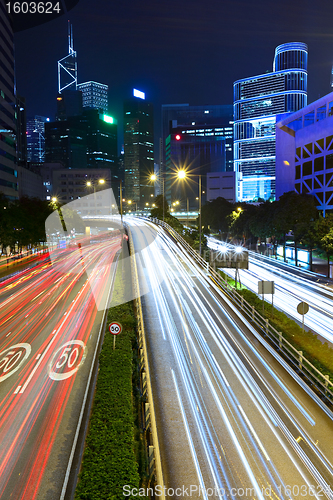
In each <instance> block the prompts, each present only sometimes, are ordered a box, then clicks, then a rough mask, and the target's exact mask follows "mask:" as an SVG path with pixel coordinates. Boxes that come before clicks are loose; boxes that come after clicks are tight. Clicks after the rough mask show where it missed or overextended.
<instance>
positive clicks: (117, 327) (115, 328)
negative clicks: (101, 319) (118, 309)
mask: <svg viewBox="0 0 333 500" xmlns="http://www.w3.org/2000/svg"><path fill="white" fill-rule="evenodd" d="M122 329H123V327H122V326H121V324H120V323H117V322H116V321H114V322H113V323H111V324H110V325H109V332H110V333H112V335H119V333H121V332H122Z"/></svg>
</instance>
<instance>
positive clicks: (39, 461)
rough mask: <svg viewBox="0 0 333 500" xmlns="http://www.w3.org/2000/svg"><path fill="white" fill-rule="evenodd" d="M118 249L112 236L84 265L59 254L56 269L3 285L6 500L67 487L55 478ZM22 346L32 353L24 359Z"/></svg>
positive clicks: (0, 367)
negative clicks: (27, 347)
mask: <svg viewBox="0 0 333 500" xmlns="http://www.w3.org/2000/svg"><path fill="white" fill-rule="evenodd" d="M120 246H121V239H120V237H119V236H118V235H114V238H113V239H112V238H110V237H109V236H107V237H104V239H103V238H101V241H100V242H98V243H94V244H92V245H91V246H90V248H86V249H85V251H84V254H83V259H82V257H81V252H79V251H78V250H73V251H63V252H59V253H58V256H57V258H56V259H55V260H54V261H53V265H51V264H45V263H42V264H40V265H37V266H36V267H34V268H33V269H32V270H25V271H23V272H22V273H20V274H18V275H17V276H15V277H13V278H8V279H6V280H4V281H3V282H2V283H1V284H0V302H1V306H2V307H0V324H1V328H0V395H1V398H0V498H1V499H2V498H3V499H4V500H7V498H15V500H26V499H29V500H42V499H43V500H44V499H45V498H46V497H45V491H48V490H50V491H52V492H53V493H52V494H53V495H54V496H55V497H57V498H59V497H60V490H61V487H62V484H60V483H57V482H55V481H54V479H53V478H54V477H55V476H54V474H55V473H56V474H57V477H61V475H62V474H63V475H64V476H65V474H66V454H68V458H69V456H70V453H71V446H70V445H71V440H72V439H74V433H75V428H74V427H73V429H72V426H73V424H75V418H76V417H77V418H79V413H80V409H79V408H77V402H78V401H80V398H81V395H82V398H83V396H84V392H85V391H86V379H87V377H88V372H89V369H90V364H91V363H92V360H93V352H94V351H95V347H96V342H97V338H98V331H99V327H100V322H101V319H102V313H101V312H99V310H98V308H99V307H100V306H102V304H103V303H104V301H105V300H106V297H107V291H108V288H109V286H110V280H111V274H110V269H111V266H112V263H113V261H114V259H115V256H116V254H117V252H118V251H119V249H120ZM87 272H88V277H87ZM21 345H26V346H29V348H30V349H31V354H30V355H28V356H27V357H26V359H23V354H22V352H23V351H22V348H21V347H19V346H21ZM20 349H21V350H20ZM22 360H23V361H24V362H22ZM14 368H16V371H15V372H14ZM5 377H7V378H6V382H5V383H1V382H2V380H4V379H5ZM60 454H61V457H62V458H61V460H59V458H58V457H59V456H60Z"/></svg>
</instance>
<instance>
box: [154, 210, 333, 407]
mask: <svg viewBox="0 0 333 500" xmlns="http://www.w3.org/2000/svg"><path fill="white" fill-rule="evenodd" d="M151 220H152V221H153V222H154V223H155V224H158V225H160V226H162V227H163V228H164V229H166V230H167V231H168V233H169V234H170V235H171V236H172V237H173V238H174V239H175V240H177V242H178V244H179V245H181V246H183V247H184V248H185V249H186V251H187V252H188V253H189V254H190V255H191V256H192V257H193V259H194V260H195V261H196V262H197V263H198V264H199V265H200V266H201V267H202V268H204V269H205V270H206V271H207V272H208V273H209V274H210V276H211V277H212V278H213V279H214V280H215V282H216V283H217V284H218V285H219V286H220V287H221V288H222V290H223V291H224V293H226V294H227V296H228V297H229V299H230V300H231V301H232V302H233V303H234V304H235V305H237V306H238V307H239V308H240V309H241V311H243V312H244V313H245V314H246V316H247V317H248V318H249V319H250V321H252V323H254V324H255V325H256V326H257V327H258V328H259V330H260V331H261V332H262V333H263V334H264V335H265V336H266V337H268V338H269V340H270V341H271V342H272V343H273V344H274V346H275V348H276V350H277V351H279V352H280V353H281V354H283V355H284V356H285V357H287V359H288V360H289V362H290V363H291V364H292V365H293V367H294V368H295V369H296V370H297V371H298V372H300V373H302V374H303V375H304V376H305V377H306V379H307V380H308V382H310V384H312V385H315V386H316V388H317V390H318V391H319V392H320V393H321V395H322V396H323V397H324V398H325V399H327V400H328V401H329V402H330V403H333V382H331V381H330V379H329V375H324V374H323V373H321V371H320V370H318V369H317V368H316V367H315V366H314V365H313V364H312V363H311V362H310V361H309V360H308V359H307V358H306V357H305V356H304V355H303V352H302V351H298V350H297V349H296V348H295V347H294V346H293V345H292V344H290V342H288V340H287V339H285V338H284V337H283V334H282V332H279V331H277V330H276V329H275V328H274V327H273V326H272V325H271V324H270V323H269V320H268V319H266V318H264V317H263V316H261V314H259V313H258V312H257V311H256V309H255V308H254V307H253V306H252V305H251V304H249V303H248V302H247V301H246V300H245V299H244V297H243V296H242V295H240V294H239V293H238V292H237V291H236V290H235V289H234V288H233V287H231V286H230V285H229V284H228V282H227V280H225V279H224V278H223V277H222V276H221V275H220V274H218V273H217V272H216V271H215V270H214V269H213V268H212V267H211V266H210V265H209V263H208V262H206V261H205V260H204V259H203V258H202V257H201V256H200V255H199V254H198V253H197V252H196V251H195V250H194V249H193V248H192V247H191V246H190V245H189V244H188V243H187V242H186V241H185V240H184V239H183V238H182V237H181V236H180V234H179V233H177V231H175V230H174V229H173V228H172V227H171V226H169V225H168V224H167V223H166V222H163V221H160V220H159V219H154V218H152V219H151Z"/></svg>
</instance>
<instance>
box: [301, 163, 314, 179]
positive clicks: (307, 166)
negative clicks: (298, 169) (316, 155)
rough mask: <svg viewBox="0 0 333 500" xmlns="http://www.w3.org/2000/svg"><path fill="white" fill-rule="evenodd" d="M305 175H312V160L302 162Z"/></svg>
mask: <svg viewBox="0 0 333 500" xmlns="http://www.w3.org/2000/svg"><path fill="white" fill-rule="evenodd" d="M305 175H312V161H307V162H305V163H303V177H304V176H305Z"/></svg>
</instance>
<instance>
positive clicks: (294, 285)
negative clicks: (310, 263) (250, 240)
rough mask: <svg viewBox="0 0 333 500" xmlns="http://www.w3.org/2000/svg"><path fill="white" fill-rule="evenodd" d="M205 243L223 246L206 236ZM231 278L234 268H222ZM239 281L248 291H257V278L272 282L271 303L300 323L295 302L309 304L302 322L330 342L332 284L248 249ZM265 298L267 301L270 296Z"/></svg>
mask: <svg viewBox="0 0 333 500" xmlns="http://www.w3.org/2000/svg"><path fill="white" fill-rule="evenodd" d="M209 244H210V245H213V246H214V248H216V249H219V248H221V246H224V245H223V244H222V243H221V242H219V241H218V240H214V239H213V238H209ZM223 271H224V272H225V273H227V274H229V275H230V276H231V277H234V275H235V271H234V270H231V269H223ZM239 275H240V280H241V283H242V284H243V285H245V286H246V287H247V288H248V289H249V290H252V291H253V292H255V293H258V281H260V280H266V281H274V283H275V294H274V305H275V307H277V308H278V309H280V310H281V311H284V312H285V313H286V314H288V315H289V316H290V317H292V318H293V319H295V320H296V321H298V322H302V315H300V314H298V312H297V305H298V304H299V303H300V302H301V301H304V302H307V303H308V304H309V312H308V313H307V314H306V315H305V316H304V325H305V326H306V327H307V328H308V329H311V330H312V331H313V332H315V333H318V334H320V335H321V336H322V337H323V338H325V339H326V340H328V341H329V342H330V343H333V329H332V322H333V300H332V299H333V286H332V284H331V285H330V284H323V283H316V282H314V281H313V278H314V274H313V273H306V272H304V271H301V272H300V274H297V271H296V272H292V269H290V267H289V268H288V266H283V267H278V266H277V265H274V263H272V262H271V261H270V259H268V258H264V259H262V260H261V259H260V258H255V256H253V252H249V269H248V270H243V269H241V270H239ZM265 299H266V300H267V301H268V302H271V300H272V297H271V295H266V296H265Z"/></svg>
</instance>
